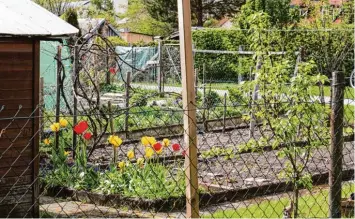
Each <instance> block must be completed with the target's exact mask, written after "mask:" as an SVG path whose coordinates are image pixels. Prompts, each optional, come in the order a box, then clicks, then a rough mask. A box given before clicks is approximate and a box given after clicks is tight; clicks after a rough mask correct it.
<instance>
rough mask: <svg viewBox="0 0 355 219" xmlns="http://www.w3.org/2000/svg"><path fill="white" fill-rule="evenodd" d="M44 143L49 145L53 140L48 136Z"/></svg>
mask: <svg viewBox="0 0 355 219" xmlns="http://www.w3.org/2000/svg"><path fill="white" fill-rule="evenodd" d="M43 143H44V144H45V145H49V144H50V143H51V140H50V139H48V138H46V139H44V140H43Z"/></svg>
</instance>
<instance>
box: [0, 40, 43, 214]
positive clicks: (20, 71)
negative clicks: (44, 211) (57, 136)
mask: <svg viewBox="0 0 355 219" xmlns="http://www.w3.org/2000/svg"><path fill="white" fill-rule="evenodd" d="M38 89H39V42H38V41H17V40H16V41H5V40H1V39H0V217H35V216H37V214H38V204H37V203H38V200H36V199H37V196H36V194H37V193H38V182H37V180H38V178H37V176H38V143H39V142H38V141H39V140H38V139H39V138H38V130H39V119H38V108H37V106H38Z"/></svg>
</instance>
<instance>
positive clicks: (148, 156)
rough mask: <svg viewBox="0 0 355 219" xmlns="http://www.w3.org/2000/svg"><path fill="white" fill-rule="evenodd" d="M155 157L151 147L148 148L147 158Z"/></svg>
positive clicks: (146, 150)
mask: <svg viewBox="0 0 355 219" xmlns="http://www.w3.org/2000/svg"><path fill="white" fill-rule="evenodd" d="M153 155H154V150H153V148H151V147H146V148H145V157H146V158H151V157H152V156H153Z"/></svg>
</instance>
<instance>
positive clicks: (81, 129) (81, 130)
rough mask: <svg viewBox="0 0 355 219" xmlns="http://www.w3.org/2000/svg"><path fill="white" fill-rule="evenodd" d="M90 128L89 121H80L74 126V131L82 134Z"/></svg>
mask: <svg viewBox="0 0 355 219" xmlns="http://www.w3.org/2000/svg"><path fill="white" fill-rule="evenodd" d="M88 128H89V125H88V122H87V121H81V122H79V123H78V124H77V125H76V126H74V132H75V133H76V134H77V135H81V134H83V133H84V132H85V131H86V129H88Z"/></svg>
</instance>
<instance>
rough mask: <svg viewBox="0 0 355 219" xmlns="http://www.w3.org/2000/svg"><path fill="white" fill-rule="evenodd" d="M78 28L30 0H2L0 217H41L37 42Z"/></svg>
mask: <svg viewBox="0 0 355 219" xmlns="http://www.w3.org/2000/svg"><path fill="white" fill-rule="evenodd" d="M76 33H78V30H77V29H76V28H75V27H73V26H71V25H70V24H68V23H66V22H65V21H63V20H61V19H60V18H58V17H57V16H56V15H54V14H52V13H50V12H49V11H47V10H45V9H44V8H42V7H40V6H39V5H37V4H35V3H34V2H32V1H29V0H13V1H9V0H0V217H39V206H38V203H39V200H38V197H39V196H38V194H39V179H38V174H39V154H38V145H39V135H40V132H39V130H40V127H39V126H40V124H39V108H38V104H39V77H40V76H39V72H40V69H39V68H40V41H41V40H58V39H62V38H67V37H69V36H71V35H74V34H76Z"/></svg>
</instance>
